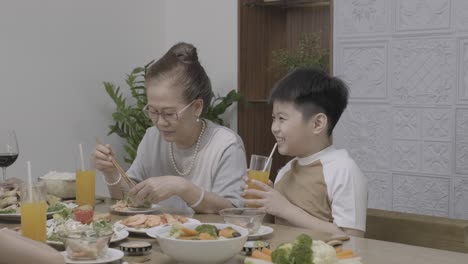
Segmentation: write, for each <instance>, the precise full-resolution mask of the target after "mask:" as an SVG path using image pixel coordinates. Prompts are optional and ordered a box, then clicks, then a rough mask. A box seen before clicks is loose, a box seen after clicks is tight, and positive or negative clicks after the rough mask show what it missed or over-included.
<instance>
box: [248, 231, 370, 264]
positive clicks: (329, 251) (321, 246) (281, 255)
mask: <svg viewBox="0 0 468 264" xmlns="http://www.w3.org/2000/svg"><path fill="white" fill-rule="evenodd" d="M294 248H300V249H301V250H294ZM305 256H308V258H310V259H307V261H308V262H309V263H315V264H325V263H328V264H330V263H333V264H362V262H361V258H360V257H359V256H357V255H356V254H355V253H354V252H353V251H352V250H343V249H342V248H336V249H335V248H334V247H332V246H330V245H329V244H327V243H325V242H324V241H321V240H313V239H312V238H311V237H310V236H308V235H306V234H301V235H299V236H298V237H296V239H295V240H293V241H291V242H287V243H283V244H281V245H279V246H278V247H277V248H276V249H268V248H266V247H263V248H259V249H255V250H254V251H253V252H252V256H251V257H247V258H245V259H244V264H273V263H279V262H284V261H286V262H288V261H293V260H294V259H297V258H302V259H304V258H305ZM305 260H306V259H305Z"/></svg>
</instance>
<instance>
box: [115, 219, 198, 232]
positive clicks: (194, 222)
mask: <svg viewBox="0 0 468 264" xmlns="http://www.w3.org/2000/svg"><path fill="white" fill-rule="evenodd" d="M187 223H190V224H200V223H201V222H200V221H198V220H197V219H193V218H187ZM114 225H120V226H123V227H124V228H125V229H126V230H127V231H128V232H130V233H136V234H147V231H148V230H150V229H151V228H155V227H159V226H153V227H150V228H133V227H128V226H126V225H124V224H122V221H118V222H115V224H114ZM161 226H163V225H161Z"/></svg>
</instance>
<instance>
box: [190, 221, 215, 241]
mask: <svg viewBox="0 0 468 264" xmlns="http://www.w3.org/2000/svg"><path fill="white" fill-rule="evenodd" d="M195 231H197V232H198V233H199V234H201V233H208V234H210V235H211V236H212V237H214V238H217V237H218V230H217V229H216V226H214V225H207V224H204V225H199V226H197V227H196V228H195Z"/></svg>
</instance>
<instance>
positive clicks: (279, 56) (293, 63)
mask: <svg viewBox="0 0 468 264" xmlns="http://www.w3.org/2000/svg"><path fill="white" fill-rule="evenodd" d="M272 59H273V65H275V66H276V67H277V68H279V70H280V71H281V72H284V71H286V72H289V71H292V70H294V69H297V68H304V67H314V68H319V69H322V70H324V71H326V72H328V70H329V69H328V68H329V51H328V49H324V48H322V47H321V45H320V35H319V34H318V33H314V34H303V35H302V36H301V38H300V39H299V43H298V45H297V48H295V49H278V50H274V51H272Z"/></svg>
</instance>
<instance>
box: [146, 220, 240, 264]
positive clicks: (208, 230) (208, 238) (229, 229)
mask: <svg viewBox="0 0 468 264" xmlns="http://www.w3.org/2000/svg"><path fill="white" fill-rule="evenodd" d="M248 234H249V231H248V230H247V229H246V228H242V227H239V226H236V225H232V224H218V223H204V224H196V223H185V224H172V225H166V226H161V227H156V228H152V229H150V230H148V235H150V236H152V237H156V238H157V240H158V242H159V246H160V247H161V249H162V251H163V252H164V254H166V255H168V256H170V257H172V258H173V259H175V260H176V261H178V262H189V263H224V262H225V261H227V260H229V259H230V258H232V257H234V256H235V255H237V254H239V253H240V252H241V251H242V248H243V246H244V244H245V242H246V241H247V236H248Z"/></svg>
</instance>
